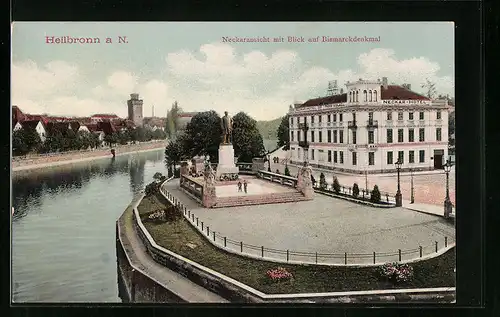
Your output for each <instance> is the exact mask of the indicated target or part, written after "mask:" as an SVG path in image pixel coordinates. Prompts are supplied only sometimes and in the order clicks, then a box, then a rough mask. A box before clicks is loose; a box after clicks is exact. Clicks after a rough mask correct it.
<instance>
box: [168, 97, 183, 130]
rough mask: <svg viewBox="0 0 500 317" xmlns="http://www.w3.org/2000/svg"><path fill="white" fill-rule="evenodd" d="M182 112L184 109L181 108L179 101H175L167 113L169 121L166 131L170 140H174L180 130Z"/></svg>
mask: <svg viewBox="0 0 500 317" xmlns="http://www.w3.org/2000/svg"><path fill="white" fill-rule="evenodd" d="M181 112H182V108H181V107H179V105H178V103H177V101H174V103H173V104H172V107H171V108H170V110H169V111H168V112H167V120H166V123H165V131H166V134H167V135H168V136H169V138H174V137H175V136H176V135H177V131H178V130H179V120H178V118H179V114H180V113H181Z"/></svg>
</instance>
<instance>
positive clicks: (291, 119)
mask: <svg viewBox="0 0 500 317" xmlns="http://www.w3.org/2000/svg"><path fill="white" fill-rule="evenodd" d="M290 126H293V118H290Z"/></svg>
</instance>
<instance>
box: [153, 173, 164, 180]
mask: <svg viewBox="0 0 500 317" xmlns="http://www.w3.org/2000/svg"><path fill="white" fill-rule="evenodd" d="M162 178H163V175H162V174H161V173H159V172H156V173H155V174H154V175H153V179H154V180H156V181H160V180H161V179H162Z"/></svg>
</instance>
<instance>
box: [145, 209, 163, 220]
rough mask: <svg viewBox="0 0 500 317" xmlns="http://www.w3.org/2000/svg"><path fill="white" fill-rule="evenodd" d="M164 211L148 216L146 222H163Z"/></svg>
mask: <svg viewBox="0 0 500 317" xmlns="http://www.w3.org/2000/svg"><path fill="white" fill-rule="evenodd" d="M165 218H166V217H165V210H158V211H155V212H152V213H150V214H149V216H148V218H147V219H146V220H147V221H151V222H164V221H165V220H166V219H165Z"/></svg>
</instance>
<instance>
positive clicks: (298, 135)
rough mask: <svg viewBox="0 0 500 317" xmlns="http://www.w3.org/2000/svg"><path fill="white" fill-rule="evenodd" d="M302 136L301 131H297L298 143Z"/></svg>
mask: <svg viewBox="0 0 500 317" xmlns="http://www.w3.org/2000/svg"><path fill="white" fill-rule="evenodd" d="M301 135H302V132H301V131H297V141H299V142H300V136H301Z"/></svg>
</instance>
